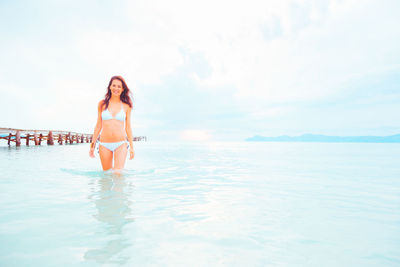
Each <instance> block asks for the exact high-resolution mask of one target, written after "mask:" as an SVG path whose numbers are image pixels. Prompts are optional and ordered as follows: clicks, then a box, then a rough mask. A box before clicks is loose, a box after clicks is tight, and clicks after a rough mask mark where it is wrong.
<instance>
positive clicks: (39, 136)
mask: <svg viewBox="0 0 400 267" xmlns="http://www.w3.org/2000/svg"><path fill="white" fill-rule="evenodd" d="M1 139H5V140H7V144H8V145H10V144H11V142H14V143H15V144H16V146H21V144H22V142H23V139H25V142H24V143H25V144H26V145H27V146H29V142H30V141H32V142H33V143H34V144H35V145H36V146H38V145H41V143H42V142H46V143H47V144H48V145H54V142H57V143H58V144H60V145H62V144H64V143H65V144H73V143H74V142H75V143H91V142H92V139H93V134H85V133H77V132H69V131H56V130H24V129H13V128H0V140H1ZM133 141H147V138H146V136H135V137H133Z"/></svg>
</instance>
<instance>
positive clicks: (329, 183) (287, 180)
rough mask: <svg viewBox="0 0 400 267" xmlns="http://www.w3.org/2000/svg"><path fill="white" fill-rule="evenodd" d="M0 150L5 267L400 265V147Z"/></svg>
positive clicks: (0, 242)
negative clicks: (112, 155)
mask: <svg viewBox="0 0 400 267" xmlns="http://www.w3.org/2000/svg"><path fill="white" fill-rule="evenodd" d="M88 147H89V146H88V144H74V145H63V146H59V145H54V146H47V145H42V146H38V147H35V146H30V147H26V146H24V145H23V146H21V147H20V148H16V147H15V146H12V147H10V148H8V147H0V169H1V173H0V212H1V213H0V266H119V265H122V266H400V253H399V251H400V144H347V143H346V144H341V143H333V144H332V143H253V142H237V143H233V142H219V143H198V144H195V143H153V142H137V143H135V150H136V157H135V159H134V160H133V161H129V160H127V164H126V171H125V172H124V173H123V175H122V176H116V175H114V174H112V173H110V172H106V173H104V172H102V171H101V168H100V162H99V159H98V158H96V159H92V158H89V156H88Z"/></svg>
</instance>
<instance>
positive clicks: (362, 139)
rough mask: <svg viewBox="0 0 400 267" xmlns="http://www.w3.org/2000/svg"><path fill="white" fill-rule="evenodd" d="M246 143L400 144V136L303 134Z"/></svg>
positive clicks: (257, 138) (265, 138)
mask: <svg viewBox="0 0 400 267" xmlns="http://www.w3.org/2000/svg"><path fill="white" fill-rule="evenodd" d="M245 141H252V142H324V143H400V134H396V135H390V136H328V135H321V134H303V135H300V136H287V135H281V136H276V137H265V136H260V135H256V136H253V137H250V138H247V139H246V140H245Z"/></svg>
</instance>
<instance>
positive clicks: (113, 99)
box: [110, 96, 121, 103]
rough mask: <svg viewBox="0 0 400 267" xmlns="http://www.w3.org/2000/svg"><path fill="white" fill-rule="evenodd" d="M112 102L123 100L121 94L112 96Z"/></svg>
mask: <svg viewBox="0 0 400 267" xmlns="http://www.w3.org/2000/svg"><path fill="white" fill-rule="evenodd" d="M110 102H113V103H118V102H121V98H120V97H119V96H111V98H110Z"/></svg>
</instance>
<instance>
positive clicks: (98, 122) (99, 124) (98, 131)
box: [90, 100, 103, 148]
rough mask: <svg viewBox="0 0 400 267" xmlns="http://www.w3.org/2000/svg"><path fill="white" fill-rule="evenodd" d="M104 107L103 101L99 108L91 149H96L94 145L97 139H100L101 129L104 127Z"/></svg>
mask: <svg viewBox="0 0 400 267" xmlns="http://www.w3.org/2000/svg"><path fill="white" fill-rule="evenodd" d="M102 107H103V100H101V101H100V102H99V104H98V106H97V111H98V112H97V123H96V126H95V127H94V133H93V138H92V143H91V144H90V148H94V144H95V143H96V141H97V138H98V137H99V134H100V131H101V127H102V120H101V112H102Z"/></svg>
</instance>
